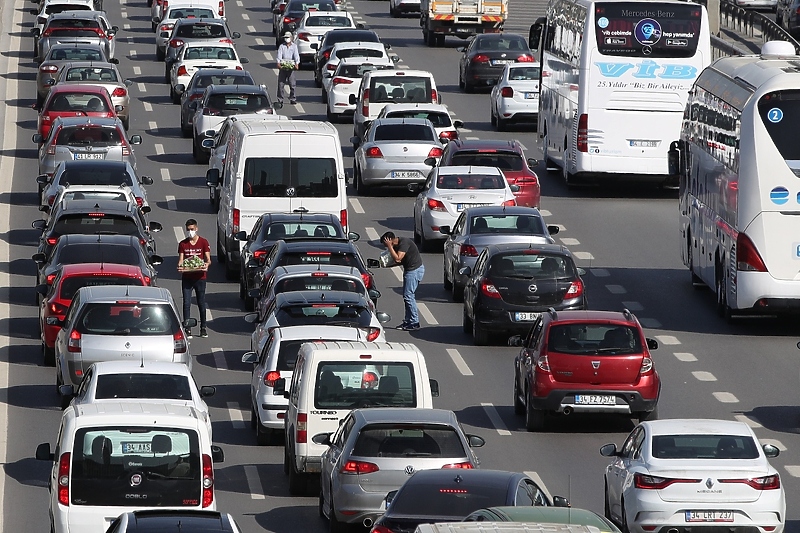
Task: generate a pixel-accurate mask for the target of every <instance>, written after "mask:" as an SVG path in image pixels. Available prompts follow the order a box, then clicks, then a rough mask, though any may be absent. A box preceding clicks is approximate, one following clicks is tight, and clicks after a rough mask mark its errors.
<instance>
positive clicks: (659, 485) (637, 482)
mask: <svg viewBox="0 0 800 533" xmlns="http://www.w3.org/2000/svg"><path fill="white" fill-rule="evenodd" d="M720 481H722V480H720ZM675 483H700V480H699V479H678V478H668V477H658V476H648V475H647V474H634V475H633V486H634V487H636V488H637V489H648V490H652V489H655V490H660V489H665V488H667V487H669V486H670V485H674V484H675Z"/></svg>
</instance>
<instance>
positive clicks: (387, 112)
mask: <svg viewBox="0 0 800 533" xmlns="http://www.w3.org/2000/svg"><path fill="white" fill-rule="evenodd" d="M377 118H424V119H428V120H430V121H431V124H433V127H434V128H435V129H436V133H437V134H438V135H439V138H440V139H448V140H452V139H458V128H463V127H464V123H463V122H461V121H460V120H452V119H451V118H450V111H448V110H447V106H446V105H444V104H434V103H430V102H427V103H422V104H418V103H417V104H412V103H407V104H386V106H384V108H383V109H381V112H380V113H378V117H377Z"/></svg>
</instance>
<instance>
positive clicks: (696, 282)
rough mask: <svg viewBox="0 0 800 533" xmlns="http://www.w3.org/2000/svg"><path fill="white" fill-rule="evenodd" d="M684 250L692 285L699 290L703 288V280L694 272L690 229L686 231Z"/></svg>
mask: <svg viewBox="0 0 800 533" xmlns="http://www.w3.org/2000/svg"><path fill="white" fill-rule="evenodd" d="M686 250H688V251H687V254H686V255H688V257H687V258H686V259H687V262H688V263H689V273H690V274H691V275H692V287H694V288H695V290H700V289H702V288H703V280H702V279H700V276H698V275H697V274H695V273H694V248H693V246H692V232H691V230H690V231H689V232H688V233H687V236H686Z"/></svg>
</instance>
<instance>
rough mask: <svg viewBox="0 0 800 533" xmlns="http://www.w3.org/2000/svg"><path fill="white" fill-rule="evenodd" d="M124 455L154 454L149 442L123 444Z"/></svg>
mask: <svg viewBox="0 0 800 533" xmlns="http://www.w3.org/2000/svg"><path fill="white" fill-rule="evenodd" d="M122 453H153V452H152V448H151V446H150V443H149V442H123V443H122Z"/></svg>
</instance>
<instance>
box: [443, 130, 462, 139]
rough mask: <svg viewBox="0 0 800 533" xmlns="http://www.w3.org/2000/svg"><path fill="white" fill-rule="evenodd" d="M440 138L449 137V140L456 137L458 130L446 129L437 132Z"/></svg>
mask: <svg viewBox="0 0 800 533" xmlns="http://www.w3.org/2000/svg"><path fill="white" fill-rule="evenodd" d="M439 138H440V139H450V140H451V141H453V140H455V139H458V132H457V131H456V130H446V131H443V132H442V133H440V134H439Z"/></svg>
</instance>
